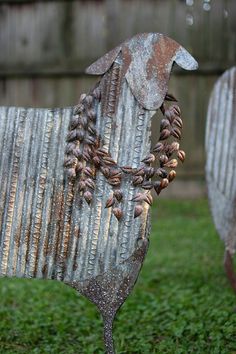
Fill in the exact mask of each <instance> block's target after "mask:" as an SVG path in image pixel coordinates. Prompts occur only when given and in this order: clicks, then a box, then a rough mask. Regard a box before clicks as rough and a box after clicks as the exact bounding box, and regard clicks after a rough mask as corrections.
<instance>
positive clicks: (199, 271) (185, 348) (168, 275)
mask: <svg viewBox="0 0 236 354" xmlns="http://www.w3.org/2000/svg"><path fill="white" fill-rule="evenodd" d="M152 220H153V222H152V234H151V242H150V248H149V252H148V255H147V257H146V260H145V264H144V266H143V269H142V271H141V274H140V277H139V280H138V282H137V284H136V286H135V289H134V291H133V292H132V294H131V295H130V297H129V298H128V300H127V301H126V302H125V304H124V306H123V307H122V309H121V310H120V311H119V313H118V316H117V319H116V321H115V331H114V338H115V343H116V349H117V353H130V354H131V353H132V354H133V353H140V354H145V353H161V354H164V353H170V354H180V353H184V354H185V353H202V354H205V353H211V354H218V353H220V354H224V353H225V354H226V353H227V354H228V353H230V354H232V353H236V297H235V295H234V294H233V292H232V290H231V288H230V287H229V285H228V282H227V279H226V277H225V274H224V270H223V267H222V257H223V252H224V247H223V244H222V242H221V241H220V240H219V238H218V235H217V234H216V232H215V230H214V227H213V225H212V221H211V217H210V213H209V210H208V206H207V202H206V201H205V200H199V201H171V202H170V201H165V200H159V201H158V203H156V205H155V208H153V211H152ZM0 296H1V304H0V353H4V354H5V353H24V354H25V353H55V354H58V353H65V354H72V353H78V354H90V353H96V354H97V353H103V352H104V351H103V342H102V321H101V319H100V316H99V314H98V312H97V310H96V308H95V306H94V305H92V304H90V303H89V301H87V300H86V299H85V298H83V297H82V296H78V295H77V294H76V292H75V291H74V290H73V289H70V288H69V287H66V286H65V285H63V284H60V283H57V282H53V281H38V280H30V281H29V280H18V279H11V280H10V279H1V280H0Z"/></svg>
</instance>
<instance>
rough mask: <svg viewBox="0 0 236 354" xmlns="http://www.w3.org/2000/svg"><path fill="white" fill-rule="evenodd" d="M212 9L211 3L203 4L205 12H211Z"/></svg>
mask: <svg viewBox="0 0 236 354" xmlns="http://www.w3.org/2000/svg"><path fill="white" fill-rule="evenodd" d="M210 9H211V5H210V4H209V3H207V2H205V3H204V4H203V10H204V11H210Z"/></svg>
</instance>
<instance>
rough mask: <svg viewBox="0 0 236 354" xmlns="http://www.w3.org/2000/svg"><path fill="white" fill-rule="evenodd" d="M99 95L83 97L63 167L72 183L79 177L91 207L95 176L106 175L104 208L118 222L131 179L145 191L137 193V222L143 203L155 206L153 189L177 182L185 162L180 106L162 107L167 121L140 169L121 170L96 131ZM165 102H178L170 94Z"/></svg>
mask: <svg viewBox="0 0 236 354" xmlns="http://www.w3.org/2000/svg"><path fill="white" fill-rule="evenodd" d="M100 95H101V94H100V90H99V88H98V87H97V88H95V89H94V90H93V91H92V92H91V93H89V94H88V95H86V94H82V95H81V97H80V101H79V104H78V105H77V106H76V107H75V110H74V115H73V117H72V120H71V123H70V126H69V132H68V135H67V145H66V151H65V153H66V157H65V163H64V165H65V168H66V169H67V174H68V178H69V180H70V181H73V180H75V179H76V178H77V177H78V180H79V181H78V190H79V192H80V194H81V196H82V197H83V198H84V199H85V201H86V202H87V203H88V204H89V205H90V204H91V202H92V199H93V192H94V190H95V187H96V183H95V181H96V174H97V172H98V171H100V172H101V173H102V174H103V176H104V177H105V178H106V181H107V183H108V184H109V185H110V186H111V187H112V193H111V195H110V197H109V198H108V199H107V201H106V205H105V207H106V208H112V213H113V214H114V215H115V217H116V218H117V219H118V220H120V219H121V218H122V216H123V211H122V209H121V204H120V203H121V202H122V201H123V193H122V191H121V183H122V179H123V178H125V175H129V176H131V183H132V184H133V186H134V187H139V188H142V189H143V192H139V193H137V194H136V195H135V197H134V198H133V199H132V201H133V202H135V203H136V206H135V210H134V218H136V217H138V216H140V215H141V214H142V212H143V210H144V208H143V203H144V202H146V203H148V204H149V205H152V203H153V198H152V195H151V193H150V191H151V190H152V189H153V190H155V192H156V193H157V195H159V194H160V193H161V191H162V190H163V189H165V188H166V187H167V186H168V185H169V183H170V182H172V181H173V180H174V178H175V176H176V171H175V168H176V167H177V165H178V160H180V161H181V162H184V159H185V152H184V151H183V150H180V148H179V142H178V141H179V140H180V139H181V130H182V126H183V122H182V119H181V112H180V108H179V106H178V105H177V104H172V105H170V106H169V107H168V108H166V107H165V104H163V105H162V106H161V112H162V114H163V116H164V117H163V119H162V120H161V124H160V137H159V141H158V142H157V144H156V145H155V146H154V147H153V149H152V150H151V151H150V153H149V155H148V156H146V157H145V158H144V159H143V160H142V161H141V162H142V164H141V166H140V167H138V168H132V167H131V166H118V165H117V163H116V161H114V159H113V158H112V156H111V155H110V153H109V151H107V149H106V148H104V146H103V144H102V139H101V137H100V136H99V135H98V133H97V130H96V107H95V104H96V101H99V100H100ZM165 100H166V101H176V99H175V98H174V97H173V96H172V95H170V94H167V95H166V97H165ZM155 161H158V164H159V166H158V167H154V166H153V164H154V162H155Z"/></svg>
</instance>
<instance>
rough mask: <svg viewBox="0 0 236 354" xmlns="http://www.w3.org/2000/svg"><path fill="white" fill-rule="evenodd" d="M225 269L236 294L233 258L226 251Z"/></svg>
mask: <svg viewBox="0 0 236 354" xmlns="http://www.w3.org/2000/svg"><path fill="white" fill-rule="evenodd" d="M224 267H225V271H226V274H227V277H228V279H229V282H230V285H231V286H232V288H233V290H234V291H235V293H236V274H235V272H234V268H233V258H232V256H231V254H230V253H229V251H228V250H225V255H224Z"/></svg>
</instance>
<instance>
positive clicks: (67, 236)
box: [0, 84, 152, 281]
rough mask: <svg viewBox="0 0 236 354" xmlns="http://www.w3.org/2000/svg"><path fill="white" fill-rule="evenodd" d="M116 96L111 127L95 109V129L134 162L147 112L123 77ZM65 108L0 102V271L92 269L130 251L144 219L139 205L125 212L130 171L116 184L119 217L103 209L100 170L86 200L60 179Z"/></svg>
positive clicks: (146, 129)
mask: <svg viewBox="0 0 236 354" xmlns="http://www.w3.org/2000/svg"><path fill="white" fill-rule="evenodd" d="M121 95H122V96H121V97H122V99H121V100H120V104H119V106H118V112H119V113H118V114H117V116H116V121H115V122H113V124H114V123H115V124H116V125H117V127H118V128H117V129H116V130H112V129H111V118H110V117H104V118H103V119H101V118H100V117H99V116H98V119H97V121H98V127H97V128H98V131H99V133H100V134H101V136H105V137H106V140H105V144H107V145H109V148H110V151H111V154H112V156H113V157H114V158H115V159H117V161H118V162H119V164H120V165H132V166H133V167H137V166H138V164H139V162H140V160H141V159H142V158H143V157H144V156H145V154H147V153H148V151H149V148H150V125H151V115H152V113H150V112H149V111H146V112H145V113H143V110H142V108H141V107H139V106H138V105H137V104H136V102H135V99H134V97H133V95H132V94H131V91H130V89H129V88H128V86H127V84H125V85H124V86H123V89H122V93H121ZM127 102H129V104H127ZM99 111H100V110H99V108H98V112H99ZM72 113H73V109H71V108H68V109H55V110H42V109H41V110H37V109H23V108H4V107H3V108H1V109H0V124H1V128H0V132H1V134H2V135H3V138H2V137H1V138H2V139H1V168H0V181H1V195H0V203H1V204H0V205H1V219H0V221H1V249H0V267H1V268H0V273H1V275H7V276H17V277H27V278H28V277H37V278H49V279H51V278H55V279H58V280H63V279H65V280H66V281H73V280H83V279H88V278H90V277H94V276H97V275H99V274H102V273H103V272H105V271H107V270H108V269H109V267H113V266H115V265H117V264H119V263H120V262H121V261H123V260H125V259H127V258H128V257H129V256H130V255H131V254H132V252H133V250H134V248H135V243H136V241H137V240H136V238H137V237H138V236H139V234H140V233H139V229H140V228H141V227H142V224H144V225H145V224H146V217H147V212H148V208H147V207H146V212H145V213H144V216H143V217H142V218H139V219H135V220H134V219H133V214H134V203H133V202H132V201H131V199H132V197H133V196H134V192H135V191H134V189H136V188H135V187H133V186H132V184H131V183H130V182H131V181H130V178H127V179H126V181H124V185H123V186H122V189H124V193H125V195H127V197H128V198H127V200H128V202H127V203H126V205H125V206H124V219H123V221H122V222H121V223H119V222H118V220H117V219H116V218H115V216H114V215H112V214H111V211H110V210H109V209H105V202H106V200H107V198H108V197H109V195H110V193H111V187H110V186H109V185H108V184H107V183H106V181H105V178H104V177H103V176H102V175H101V174H98V176H97V182H96V190H95V193H94V200H93V203H92V205H91V206H88V205H87V204H86V203H85V201H84V200H82V199H81V200H80V196H79V195H78V192H77V189H76V184H75V185H74V184H73V183H71V182H68V181H67V179H66V175H65V171H64V167H63V162H64V150H65V141H66V134H67V128H68V125H69V122H70V119H71V115H72ZM120 113H121V114H120ZM123 115H125V116H126V117H127V119H125V120H124V119H122V117H123ZM125 152H126V153H125ZM127 152H129V153H128V154H127Z"/></svg>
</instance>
